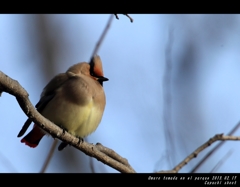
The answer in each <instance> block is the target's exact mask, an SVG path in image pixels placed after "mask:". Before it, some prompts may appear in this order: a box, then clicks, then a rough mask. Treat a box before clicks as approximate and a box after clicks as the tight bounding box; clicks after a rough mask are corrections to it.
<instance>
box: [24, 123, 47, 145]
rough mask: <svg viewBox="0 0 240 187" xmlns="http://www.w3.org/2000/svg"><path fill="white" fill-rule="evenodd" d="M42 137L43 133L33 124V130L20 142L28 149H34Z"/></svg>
mask: <svg viewBox="0 0 240 187" xmlns="http://www.w3.org/2000/svg"><path fill="white" fill-rule="evenodd" d="M44 135H45V133H44V132H43V131H42V130H41V129H40V128H39V127H38V126H37V125H35V124H34V126H33V129H32V130H31V131H30V132H29V133H28V134H27V135H26V136H25V137H24V138H23V139H22V140H21V142H22V143H25V144H26V145H28V146H29V147H32V148H35V147H37V145H38V144H39V142H40V141H41V139H42V137H43V136H44Z"/></svg>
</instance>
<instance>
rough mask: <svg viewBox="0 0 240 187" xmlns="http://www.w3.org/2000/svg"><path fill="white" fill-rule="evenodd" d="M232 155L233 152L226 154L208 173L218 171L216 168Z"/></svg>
mask: <svg viewBox="0 0 240 187" xmlns="http://www.w3.org/2000/svg"><path fill="white" fill-rule="evenodd" d="M232 153H233V150H230V151H228V152H227V154H226V155H225V156H224V157H223V158H222V159H221V160H219V162H218V163H217V164H216V166H215V167H214V168H213V169H212V170H211V171H210V173H214V172H215V171H217V170H218V168H219V167H220V166H221V165H222V164H223V163H224V161H225V160H226V159H227V158H229V157H230V156H231V154H232Z"/></svg>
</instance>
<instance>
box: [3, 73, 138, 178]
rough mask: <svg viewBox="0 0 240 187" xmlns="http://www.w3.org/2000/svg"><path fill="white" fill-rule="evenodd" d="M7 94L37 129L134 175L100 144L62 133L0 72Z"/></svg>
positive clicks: (16, 83) (17, 85)
mask: <svg viewBox="0 0 240 187" xmlns="http://www.w3.org/2000/svg"><path fill="white" fill-rule="evenodd" d="M2 92H7V93H9V94H11V95H13V96H15V97H16V99H17V101H18V104H19V105H20V107H21V108H22V110H23V112H24V113H25V114H26V115H27V116H28V117H29V118H30V119H31V120H32V121H33V122H34V123H36V124H37V125H38V126H39V127H41V128H42V129H44V130H45V131H46V132H48V133H49V134H51V135H52V136H53V137H55V138H58V139H60V140H62V141H64V142H67V143H68V144H70V145H72V146H73V147H75V148H77V149H79V150H80V151H82V152H84V153H85V154H86V155H88V156H91V157H94V158H96V159H97V160H99V161H101V162H103V163H104V164H107V165H108V166H110V167H112V168H114V169H116V170H118V171H120V172H122V173H135V171H134V170H133V169H132V167H131V166H130V165H129V164H128V162H127V160H126V159H125V158H122V157H121V156H120V155H118V154H117V153H116V152H114V151H113V150H111V149H109V148H107V147H104V146H102V145H101V144H96V145H93V144H89V143H87V142H80V143H79V139H78V138H76V137H74V136H73V135H71V134H69V133H68V132H64V133H63V130H62V129H61V128H60V127H58V126H57V125H55V124H54V123H52V122H51V121H49V120H48V119H46V118H45V117H43V116H42V115H41V114H40V113H39V112H38V111H37V110H36V109H35V107H34V106H33V105H32V103H31V102H30V101H29V99H28V93H27V91H26V90H25V89H24V88H23V87H22V86H21V85H20V84H19V83H18V81H16V80H13V79H11V78H10V77H8V76H7V75H5V74H4V73H3V72H1V71H0V94H1V93H2Z"/></svg>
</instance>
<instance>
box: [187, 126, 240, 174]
mask: <svg viewBox="0 0 240 187" xmlns="http://www.w3.org/2000/svg"><path fill="white" fill-rule="evenodd" d="M239 127H240V122H239V123H238V124H237V125H235V127H234V128H233V129H232V130H231V131H230V132H229V133H228V134H227V135H228V136H231V135H233V134H234V132H236V131H237V129H238V128H239ZM223 144H224V141H223V142H220V143H219V144H218V145H216V146H215V147H214V148H213V149H212V150H211V151H209V152H208V154H206V155H205V156H204V157H203V158H202V160H201V161H200V162H199V163H198V164H197V165H196V166H195V167H194V168H193V169H192V170H191V171H190V173H195V172H196V171H197V169H198V168H199V167H200V166H201V165H202V164H203V163H204V162H205V161H206V160H207V159H208V158H209V157H210V156H211V155H212V154H213V153H214V152H216V151H217V150H218V149H219V148H220V147H221V146H222V145H223Z"/></svg>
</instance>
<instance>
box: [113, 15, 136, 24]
mask: <svg viewBox="0 0 240 187" xmlns="http://www.w3.org/2000/svg"><path fill="white" fill-rule="evenodd" d="M114 15H115V17H116V19H119V17H118V15H117V14H114ZM123 15H125V16H127V17H128V18H129V19H130V21H131V23H132V22H133V18H131V17H130V16H129V15H128V14H123Z"/></svg>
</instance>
